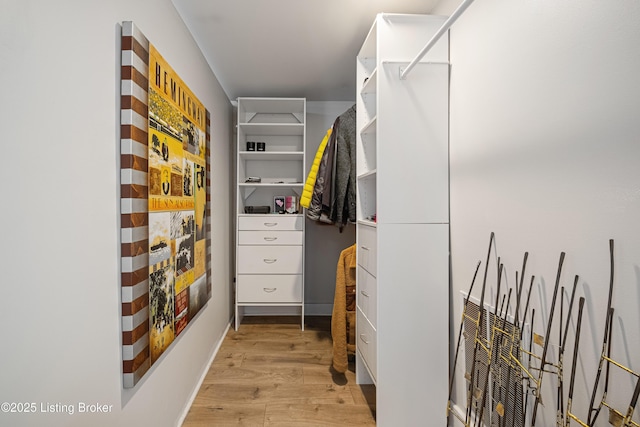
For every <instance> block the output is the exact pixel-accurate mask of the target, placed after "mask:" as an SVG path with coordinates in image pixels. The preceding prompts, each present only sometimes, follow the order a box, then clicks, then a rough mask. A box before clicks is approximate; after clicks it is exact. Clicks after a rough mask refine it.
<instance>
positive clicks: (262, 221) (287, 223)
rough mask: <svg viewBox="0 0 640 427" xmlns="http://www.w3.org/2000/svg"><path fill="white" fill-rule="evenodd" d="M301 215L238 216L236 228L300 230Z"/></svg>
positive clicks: (302, 220) (302, 221)
mask: <svg viewBox="0 0 640 427" xmlns="http://www.w3.org/2000/svg"><path fill="white" fill-rule="evenodd" d="M303 223H304V217H303V216H302V215H251V216H241V217H238V230H302V224H303Z"/></svg>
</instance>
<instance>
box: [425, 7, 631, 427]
mask: <svg viewBox="0 0 640 427" xmlns="http://www.w3.org/2000/svg"><path fill="white" fill-rule="evenodd" d="M458 4H460V1H459V0H443V1H442V2H441V3H440V5H439V6H438V8H437V9H436V10H435V11H434V12H435V13H441V14H450V13H451V12H452V11H453V10H454V8H455V7H457V6H458ZM639 17H640V3H639V2H637V1H636V0H619V1H615V2H611V1H605V0H567V1H560V2H559V1H556V0H535V1H533V0H522V1H513V0H481V1H476V2H475V3H474V4H472V5H471V6H470V7H469V9H468V10H467V12H466V13H465V14H464V15H463V16H462V17H461V18H460V20H459V21H458V22H457V23H456V24H454V27H453V28H452V30H451V39H450V40H451V63H452V68H451V117H450V120H451V122H450V126H451V134H450V138H451V139H450V159H451V249H452V296H453V311H452V317H451V320H450V321H451V326H452V329H453V331H454V332H453V333H452V338H453V339H455V338H456V336H457V331H458V327H459V324H460V318H461V305H462V304H461V302H462V299H461V296H460V292H461V291H463V290H464V291H466V290H467V289H468V287H469V284H470V282H471V278H472V275H473V271H474V269H475V265H476V263H477V261H478V260H482V261H483V264H484V259H485V257H486V251H487V245H488V242H489V235H490V232H492V231H493V232H495V233H496V248H497V251H498V255H499V256H501V259H502V261H503V262H504V264H505V268H506V274H507V280H506V282H504V283H503V286H504V285H505V284H508V285H509V286H512V287H513V286H514V282H515V271H516V270H520V268H521V264H522V257H523V254H524V252H525V251H529V263H528V267H527V280H530V274H535V275H536V280H535V285H534V290H533V293H532V306H533V307H535V308H536V311H537V314H536V322H535V325H534V330H536V331H537V332H538V333H540V334H543V335H544V333H545V329H546V325H547V322H546V319H547V317H548V314H549V307H550V304H551V297H552V292H553V286H554V282H555V277H556V269H557V265H558V258H559V254H560V252H561V251H565V252H566V259H565V263H564V270H563V273H562V281H561V285H563V286H565V287H567V288H569V287H570V286H571V285H572V283H573V278H574V276H575V275H576V274H577V275H579V282H578V291H577V293H578V297H579V296H584V297H585V298H586V305H585V312H584V319H583V329H582V335H581V341H580V356H579V359H578V374H577V379H576V392H575V395H574V401H573V406H574V413H576V414H577V415H578V416H579V417H581V418H583V419H585V420H586V416H587V406H588V403H589V398H590V393H591V390H592V387H593V382H594V378H595V373H596V369H597V363H598V359H599V356H600V351H601V345H602V337H603V328H604V320H605V308H606V303H607V291H608V284H609V247H608V240H609V239H610V238H613V239H615V244H616V250H615V252H616V253H615V262H616V276H615V290H614V295H613V306H614V308H615V319H614V334H613V343H614V345H613V357H614V358H615V359H617V360H619V361H620V362H621V363H623V364H625V365H626V366H628V367H631V368H632V369H634V370H635V371H636V372H638V371H640V356H638V355H640V333H639V331H640V310H639V308H640V239H639V237H640V221H638V218H640V168H639V167H638V160H639V159H640V141H639V140H638V139H639V137H640V120H639V118H640V84H639V82H640V80H639V78H638V76H640V49H639V47H640V45H639V44H638V43H639V42H638V41H639V40H640V21H639V20H638V18H639ZM492 258H493V263H492V267H491V274H490V275H489V284H490V286H491V289H493V291H492V292H488V296H489V297H490V298H491V301H493V298H494V293H493V292H495V282H496V281H495V274H493V273H494V270H495V257H492ZM483 268H484V266H483ZM481 273H482V270H481ZM479 276H480V278H481V277H482V274H480V275H479ZM492 276H493V278H492ZM479 293H480V283H478V284H476V288H475V289H474V292H473V294H474V296H476V297H479ZM566 293H568V291H566V292H565V294H566ZM567 299H568V298H566V295H565V316H566V304H567ZM558 304H559V302H558ZM576 315H577V301H576V306H575V307H574V312H573V320H572V323H571V325H572V326H571V329H570V334H571V337H570V338H569V340H568V344H567V345H568V348H569V350H568V351H567V353H566V354H565V369H566V377H565V378H567V381H568V377H569V373H570V365H571V355H572V349H573V341H574V340H573V334H574V328H575V318H576ZM558 319H559V314H557V315H556V317H555V319H554V323H555V325H556V326H557V324H558V323H557V322H558ZM454 335H455V336H454ZM557 335H558V332H557V328H554V329H553V335H552V343H554V344H556V343H557ZM538 352H540V351H538ZM550 355H551V358H552V360H556V359H554V358H557V350H556V349H555V348H553V349H552V351H551V353H550ZM462 356H463V355H461V357H462ZM461 360H463V359H461ZM458 368H459V369H458V370H457V372H456V378H457V381H456V384H457V385H458V393H457V398H456V399H457V400H458V401H459V402H464V398H463V397H462V396H463V389H464V387H463V383H464V380H463V371H462V363H458ZM617 372H619V371H617ZM613 384H615V386H613ZM543 385H544V387H543V394H544V395H543V399H544V402H545V408H544V409H543V414H542V415H543V419H539V420H538V422H537V423H536V425H555V421H554V420H555V418H554V417H555V389H553V390H552V389H551V386H554V387H555V385H556V381H555V380H554V379H553V377H552V375H545V377H544V379H543ZM632 385H634V382H633V381H632V379H631V378H630V377H629V376H627V375H616V377H615V378H614V379H612V386H611V387H610V397H611V399H612V401H613V402H614V403H615V404H616V405H618V407H619V408H620V409H622V410H623V412H624V411H625V410H626V408H627V406H628V404H629V400H630V398H631V390H632ZM611 389H613V390H611ZM566 392H567V388H566V387H565V393H566ZM541 409H542V408H541ZM607 415H608V414H603V415H601V416H600V419H599V421H600V423H599V425H608V424H607ZM634 419H637V417H634Z"/></svg>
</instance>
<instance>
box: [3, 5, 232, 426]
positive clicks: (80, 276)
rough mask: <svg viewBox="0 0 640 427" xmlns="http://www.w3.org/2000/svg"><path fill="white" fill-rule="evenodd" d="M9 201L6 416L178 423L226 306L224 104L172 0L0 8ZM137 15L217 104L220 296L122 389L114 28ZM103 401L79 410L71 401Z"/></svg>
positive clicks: (56, 421)
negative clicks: (23, 409) (95, 410)
mask: <svg viewBox="0 0 640 427" xmlns="http://www.w3.org/2000/svg"><path fill="white" fill-rule="evenodd" d="M0 10H2V13H0V40H1V42H0V81H2V96H0V124H1V127H2V129H3V131H2V147H3V150H2V151H3V156H2V158H3V160H4V161H3V166H2V167H1V168H0V178H1V182H2V183H3V193H4V196H3V197H4V200H5V201H4V202H3V208H2V210H1V211H0V219H1V221H0V222H1V223H2V229H3V230H2V247H3V250H2V258H0V259H1V260H0V265H1V266H2V292H3V295H2V301H3V304H2V310H1V311H0V320H1V322H0V323H1V324H2V325H3V326H4V331H3V334H2V344H0V402H34V403H36V404H37V408H38V412H39V411H40V405H41V403H42V404H45V405H47V404H53V405H55V404H63V405H73V406H74V408H75V410H76V413H74V414H73V415H69V414H67V413H36V414H7V413H0V424H1V425H12V426H33V425H47V426H63V425H64V426H87V425H91V426H115V425H121V426H125V425H128V426H131V425H140V426H142V425H154V426H173V425H176V424H177V423H178V421H179V419H180V417H181V416H182V414H183V411H184V410H185V408H186V405H187V404H188V400H189V398H190V397H191V395H192V393H193V392H194V390H195V387H196V386H197V383H198V381H199V379H200V377H201V375H202V374H203V372H204V370H205V368H206V367H207V363H208V362H209V360H210V359H211V357H212V355H213V352H214V350H215V348H216V345H217V343H218V342H219V340H220V339H221V337H222V334H223V333H224V331H225V328H226V326H227V324H228V322H229V319H230V316H231V310H230V304H231V297H230V294H229V289H230V278H231V270H230V259H229V256H230V255H229V248H230V244H229V242H230V227H229V224H230V218H229V212H228V209H226V208H223V209H220V208H219V207H226V206H229V205H231V202H230V200H231V198H230V192H229V182H230V181H229V175H230V171H229V168H230V167H229V164H230V162H229V150H230V147H229V141H230V137H229V132H230V123H231V120H230V111H231V105H230V103H229V100H228V99H227V98H226V96H225V95H224V93H223V91H222V90H221V88H220V86H219V85H218V83H217V81H216V79H215V76H214V75H213V74H212V72H211V70H210V69H209V67H208V66H207V64H206V62H205V60H204V59H203V57H202V55H201V53H200V51H199V50H198V48H197V47H196V45H195V43H194V42H193V40H192V38H191V36H190V34H189V32H188V31H187V29H186V28H185V26H184V24H183V23H182V21H181V19H180V18H179V16H178V14H177V13H176V11H175V9H174V7H173V5H172V4H171V2H170V1H169V0H137V1H129V0H111V1H107V2H86V1H78V0H76V1H74V0H59V1H56V2H50V1H44V0H43V1H21V2H16V1H8V0H2V1H1V4H0ZM122 21H133V22H134V23H135V24H136V25H137V26H138V27H139V28H140V29H141V30H142V31H143V32H144V34H145V35H146V36H147V37H148V38H149V40H150V41H151V43H153V44H154V45H155V46H156V47H157V48H158V50H159V51H160V53H161V54H162V55H163V56H164V57H165V59H167V60H168V62H169V63H170V64H171V65H172V67H173V68H174V69H175V70H176V72H177V73H178V74H179V75H180V76H181V77H182V79H183V80H184V81H185V82H186V83H187V84H188V85H189V87H190V88H191V89H192V90H193V92H194V93H196V94H197V96H198V97H199V98H200V100H201V101H202V102H203V103H204V104H205V106H206V107H207V108H208V109H209V110H210V112H211V118H212V125H211V128H212V138H211V144H212V152H213V154H212V158H211V162H212V167H211V182H212V185H213V192H212V200H213V212H212V222H213V224H212V237H213V239H212V245H213V246H212V252H213V263H212V274H213V278H212V279H213V280H212V282H213V297H212V299H211V300H210V301H209V303H208V305H207V306H206V307H205V308H204V310H203V312H201V314H200V315H199V317H198V318H197V319H196V320H194V321H193V322H192V323H191V324H190V326H189V327H188V329H187V330H185V331H184V332H183V333H182V334H181V335H180V337H179V338H178V340H177V342H175V343H174V345H173V347H172V348H170V349H169V351H168V352H167V353H165V355H164V356H163V357H162V358H161V360H159V361H158V362H156V364H155V365H154V366H153V368H152V369H151V370H150V372H149V373H148V374H147V375H146V377H145V378H144V379H143V380H142V381H141V382H140V383H139V384H138V385H137V386H136V387H135V388H134V389H130V390H123V388H122V373H121V372H122V368H121V365H122V358H121V332H120V330H121V329H120V282H119V280H120V274H119V247H120V243H119V219H120V214H119V171H118V168H119V138H120V134H119V127H120V126H119V120H120V113H119V109H120V95H119V93H120V84H119V79H120V23H121V22H122ZM79 402H87V403H93V404H95V403H96V402H98V403H101V404H104V405H112V408H111V410H110V412H109V413H106V414H78V413H77V410H78V403H79Z"/></svg>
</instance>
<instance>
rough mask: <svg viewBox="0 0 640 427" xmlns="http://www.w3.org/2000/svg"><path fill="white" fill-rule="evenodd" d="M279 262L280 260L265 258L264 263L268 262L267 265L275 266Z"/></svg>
mask: <svg viewBox="0 0 640 427" xmlns="http://www.w3.org/2000/svg"><path fill="white" fill-rule="evenodd" d="M277 260H278V258H264V259H263V260H262V261H264V262H266V263H267V264H273V263H274V262H276V261H277Z"/></svg>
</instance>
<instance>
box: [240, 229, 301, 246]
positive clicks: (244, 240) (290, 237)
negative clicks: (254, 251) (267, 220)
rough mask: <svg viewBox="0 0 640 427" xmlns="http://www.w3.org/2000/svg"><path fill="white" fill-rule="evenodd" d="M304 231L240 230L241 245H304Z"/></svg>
mask: <svg viewBox="0 0 640 427" xmlns="http://www.w3.org/2000/svg"><path fill="white" fill-rule="evenodd" d="M303 237H304V236H303V234H302V231H239V232H238V244H239V245H272V246H274V245H302V241H303Z"/></svg>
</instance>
